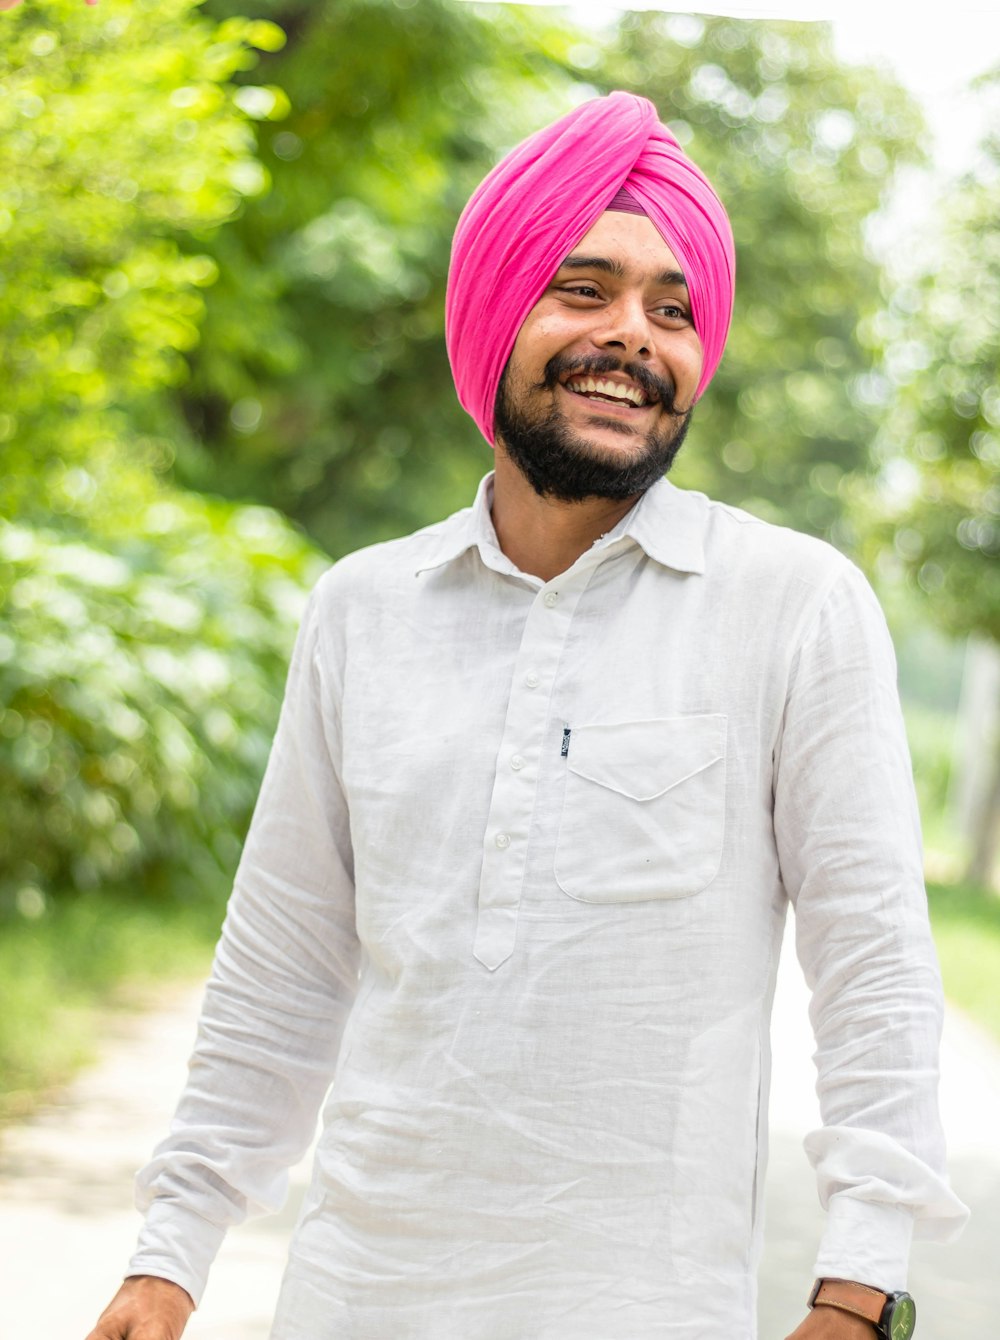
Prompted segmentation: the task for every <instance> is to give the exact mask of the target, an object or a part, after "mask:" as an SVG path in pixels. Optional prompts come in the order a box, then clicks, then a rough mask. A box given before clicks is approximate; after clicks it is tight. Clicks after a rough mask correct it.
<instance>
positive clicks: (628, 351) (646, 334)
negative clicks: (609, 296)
mask: <svg viewBox="0 0 1000 1340" xmlns="http://www.w3.org/2000/svg"><path fill="white" fill-rule="evenodd" d="M601 317H602V320H601V323H600V325H599V326H598V327H597V329H596V330H595V331H594V332H593V336H592V338H593V341H594V343H595V344H596V345H597V346H598V347H599V348H601V349H613V350H615V351H616V352H619V353H620V354H621V355H623V356H624V357H625V358H649V357H650V356H651V354H652V352H653V348H652V345H653V341H652V336H651V333H650V327H649V317H648V316H647V314H646V309H645V306H644V305H643V301H642V298H641V297H640V296H639V295H638V294H636V295H631V294H623V295H622V296H620V297H619V298H618V299H617V300H616V301H615V302H613V303H610V304H609V305H608V306H607V307H605V308H604V310H603V311H602V312H601Z"/></svg>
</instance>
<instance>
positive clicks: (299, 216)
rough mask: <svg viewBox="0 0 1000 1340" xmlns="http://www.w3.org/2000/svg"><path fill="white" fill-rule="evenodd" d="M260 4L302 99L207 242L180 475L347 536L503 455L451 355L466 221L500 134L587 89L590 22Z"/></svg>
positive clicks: (375, 3) (290, 93)
mask: <svg viewBox="0 0 1000 1340" xmlns="http://www.w3.org/2000/svg"><path fill="white" fill-rule="evenodd" d="M229 8H230V6H229V5H228V4H225V3H221V2H220V0H211V3H210V9H211V11H212V12H213V13H215V14H225V13H227V12H228V11H229ZM266 12H267V13H268V14H269V15H272V16H273V17H274V18H276V19H277V20H278V22H280V23H281V25H282V27H283V28H285V29H286V30H287V32H288V35H289V40H288V44H287V46H286V47H285V49H284V50H283V51H281V52H280V53H277V54H275V55H273V56H270V57H268V58H267V61H266V64H265V67H264V69H265V74H266V78H267V80H268V82H269V83H270V84H273V85H278V86H280V87H281V88H282V89H283V90H284V92H285V93H286V94H287V97H288V100H289V102H290V105H291V110H290V113H289V115H288V116H287V117H286V118H285V119H284V120H282V121H281V122H280V124H278V123H276V124H273V125H271V124H262V126H261V150H262V157H263V161H264V163H265V165H266V167H267V170H268V173H269V175H270V177H271V178H272V180H273V188H272V190H271V191H270V192H269V193H268V194H267V195H266V196H261V197H259V198H257V199H256V200H255V201H252V202H248V205H247V208H246V210H245V211H244V213H243V214H242V215H241V217H240V218H239V219H237V220H235V221H234V223H233V224H232V225H231V226H229V227H227V228H226V229H225V230H224V231H222V232H221V233H219V234H218V235H217V237H216V239H215V241H214V242H213V244H212V254H213V256H214V258H215V260H216V263H217V265H218V267H219V271H220V278H219V282H218V283H217V284H216V285H215V286H214V287H213V288H212V290H211V291H210V292H209V293H208V294H206V303H207V317H206V321H205V325H204V330H203V335H202V339H201V342H200V344H199V345H198V347H197V348H196V349H193V350H192V351H191V354H190V356H189V357H190V363H191V368H192V377H191V380H190V382H189V383H188V384H187V385H185V386H184V388H183V389H182V391H181V393H180V397H179V400H180V404H181V408H182V410H183V415H184V423H185V425H186V431H187V447H186V449H185V450H183V451H182V452H181V454H180V456H179V459H178V477H179V478H180V479H181V480H182V481H183V482H185V483H186V484H188V485H191V486H194V487H198V488H210V489H213V490H218V491H221V492H223V493H225V494H226V495H227V496H230V497H253V498H258V499H261V500H263V501H266V502H268V503H270V504H273V505H276V506H278V507H280V508H282V509H283V510H284V511H286V512H287V513H288V514H289V515H291V516H293V517H295V518H296V519H297V520H299V521H300V522H302V524H304V525H305V526H306V527H307V528H308V530H309V531H310V532H311V533H312V534H313V535H314V536H315V537H316V538H317V539H318V540H319V541H320V542H321V543H322V544H323V545H324V546H325V547H326V548H327V549H328V550H330V551H331V552H333V553H341V552H343V551H345V550H346V549H350V548H354V547H357V546H358V545H359V544H363V543H366V542H370V541H372V540H376V539H382V538H386V537H388V536H391V535H396V534H399V533H401V532H403V531H406V530H409V529H412V528H413V527H414V526H418V525H422V524H425V523H426V522H427V521H428V520H430V519H431V518H433V517H437V516H440V515H442V514H443V513H446V512H448V511H450V510H452V509H453V508H455V507H458V506H461V505H463V504H464V503H465V502H467V500H468V498H469V496H470V494H471V492H472V490H473V489H474V487H475V483H476V481H477V480H478V478H479V476H480V475H482V474H483V473H484V472H485V470H487V469H488V468H489V466H490V461H491V458H490V454H489V452H488V450H487V448H486V446H485V444H484V443H483V442H482V441H481V439H479V436H478V434H477V432H476V430H475V428H474V427H473V426H472V424H471V422H470V421H469V420H468V418H467V417H466V415H465V414H464V412H463V411H462V410H461V409H460V407H459V406H458V404H457V401H456V399H455V393H454V388H453V385H452V381H451V375H450V371H449V368H448V363H447V358H446V355H445V348H444V286H445V279H446V275H447V268H448V256H449V250H450V245H451V234H452V231H453V228H454V224H455V221H456V219H457V217H458V214H459V212H460V211H461V209H462V206H463V205H464V203H465V200H466V199H467V197H468V195H469V194H470V192H471V191H472V189H473V187H474V186H475V185H476V184H477V182H478V181H479V180H480V178H481V177H482V176H483V175H484V174H485V173H486V171H487V170H488V169H489V168H490V167H491V166H492V164H493V162H494V161H495V159H496V158H497V157H499V155H500V154H501V153H502V151H503V150H504V149H505V148H506V147H508V146H509V145H511V144H513V143H514V142H516V141H517V140H518V139H519V138H520V137H521V136H522V135H524V134H526V133H527V132H528V131H529V130H531V129H533V128H534V127H535V126H536V125H537V124H539V123H541V122H543V121H545V120H546V119H550V118H551V117H553V116H555V115H557V114H559V113H561V112H563V111H565V110H568V108H569V107H570V106H571V105H572V102H573V100H574V99H577V100H578V99H579V97H580V96H581V91H580V88H579V84H578V82H577V80H576V79H575V77H574V74H573V72H572V70H571V69H569V68H568V67H569V57H568V53H569V50H570V47H571V45H572V42H573V41H574V40H576V38H575V36H574V34H573V33H572V31H567V30H566V29H565V27H564V26H563V25H561V24H559V23H556V22H554V21H553V20H551V19H550V18H549V17H547V16H546V14H545V12H544V11H539V10H532V11H531V12H530V13H520V12H518V11H511V10H509V9H507V8H506V7H503V8H501V9H500V10H499V11H498V12H496V13H495V14H491V15H490V17H488V18H487V17H484V16H483V15H481V14H479V13H477V12H476V10H475V9H474V8H473V7H471V6H466V5H455V4H452V3H449V2H448V0H421V2H420V3H419V4H411V3H394V2H393V0H324V2H323V3H316V4H309V5H303V4H301V3H294V2H292V3H289V2H288V0H285V2H281V0H278V2H277V3H273V4H270V5H269V6H267V8H266ZM244 92H245V93H246V94H248V95H250V93H251V91H250V90H249V89H247V90H244ZM251 96H252V95H251ZM246 105H249V102H248V103H247V104H246ZM262 105H265V104H264V103H263V102H262Z"/></svg>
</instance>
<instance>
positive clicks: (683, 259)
mask: <svg viewBox="0 0 1000 1340" xmlns="http://www.w3.org/2000/svg"><path fill="white" fill-rule="evenodd" d="M623 187H627V189H628V191H629V193H630V194H631V195H632V196H633V198H634V199H635V200H636V201H637V202H638V204H639V205H640V206H641V208H642V211H643V212H644V213H645V214H647V215H648V216H649V218H650V220H651V221H652V223H653V224H654V226H655V227H656V229H657V231H658V232H659V233H660V235H661V236H662V237H663V239H664V241H665V242H666V243H667V245H668V246H669V247H670V250H671V251H672V252H673V253H674V255H675V256H676V257H677V259H678V261H679V262H680V264H681V268H682V269H683V271H684V275H685V278H686V279H687V283H688V292H689V294H690V297H691V315H692V319H693V321H694V328H695V330H696V331H697V332H698V335H699V337H700V339H701V344H702V350H703V352H704V360H705V362H704V367H703V368H702V373H701V380H700V382H699V383H698V389H697V392H696V395H697V396H700V395H701V393H702V392H703V391H704V389H705V387H706V386H707V385H708V383H709V382H710V381H711V379H712V375H713V373H714V372H715V369H716V368H717V367H718V365H719V360H720V359H721V357H722V350H723V347H724V345H725V343H726V335H727V334H728V332H729V322H730V320H731V318H732V312H733V286H734V281H735V274H736V256H735V252H734V249H733V234H732V229H731V228H730V226H729V218H728V216H727V215H726V211H725V209H724V208H723V206H722V202H721V201H720V200H719V197H718V196H717V195H716V194H715V192H714V191H713V189H712V187H711V186H710V185H709V183H708V180H707V179H706V177H705V175H704V173H702V172H701V170H700V169H699V168H698V167H696V166H695V164H694V163H692V162H691V160H690V158H688V157H687V155H686V154H685V153H684V151H683V150H682V149H681V147H680V145H679V144H678V143H677V140H676V139H675V138H674V136H673V135H672V134H671V133H670V131H669V130H668V129H667V128H666V126H664V125H661V124H660V119H659V115H658V113H657V111H656V108H655V107H654V106H653V104H652V103H651V102H648V101H647V100H646V99H645V98H639V97H636V96H635V95H634V94H632V93H612V94H610V95H609V96H608V97H606V98H595V99H594V100H593V101H592V102H586V103H584V104H583V106H582V107H578V108H577V109H576V110H575V111H573V112H570V113H569V115H568V116H564V117H562V118H561V120H559V121H556V122H555V123H554V124H553V125H551V126H546V127H545V128H544V129H542V130H540V131H538V132H537V133H536V134H534V135H531V136H529V138H528V139H526V140H524V141H523V143H521V144H519V145H518V146H517V148H516V149H513V150H512V151H511V152H510V153H509V154H508V155H507V157H506V158H504V159H503V160H502V161H501V162H500V163H498V164H497V166H496V167H495V168H494V169H493V171H492V172H491V173H490V174H489V175H488V176H487V177H486V179H485V180H484V181H483V182H482V184H481V185H480V186H479V187H478V189H477V190H476V191H475V193H474V194H473V196H472V199H471V200H470V201H469V203H468V204H467V205H466V207H465V209H464V210H463V211H462V217H461V218H460V219H459V221H458V227H457V228H456V230H455V240H454V242H453V244H452V252H451V269H450V271H449V274H448V296H447V300H446V303H445V338H446V340H447V343H448V357H449V358H450V360H451V370H452V375H453V376H454V378H455V386H456V388H457V390H458V398H459V400H460V401H461V402H462V405H463V406H464V408H465V409H466V410H468V412H469V413H470V414H471V415H472V417H473V418H474V419H475V421H476V423H477V424H478V425H479V428H480V431H481V432H482V434H483V436H484V437H485V438H486V440H487V441H488V442H491V443H492V441H493V402H494V400H495V399H496V393H497V387H498V385H499V383H500V376H501V374H502V373H503V370H504V367H505V366H506V364H507V359H508V358H509V357H510V352H511V350H512V349H513V347H514V341H515V339H516V338H517V333H518V331H519V330H520V328H521V325H522V323H523V321H524V318H525V317H526V316H527V315H528V313H529V312H530V311H531V309H532V307H534V305H535V303H536V302H537V301H538V299H539V298H540V297H541V295H542V293H543V292H544V291H545V288H546V286H547V285H548V283H549V282H550V280H551V279H552V276H553V275H554V274H555V272H556V270H558V268H559V266H560V265H561V264H562V262H563V260H564V259H565V257H566V256H567V255H568V254H569V252H570V251H571V250H572V249H573V247H574V246H575V245H576V244H577V242H579V241H580V239H581V237H583V235H584V234H585V233H586V232H587V231H588V230H589V229H590V228H592V227H593V225H594V224H595V223H596V222H597V220H598V219H599V218H600V216H601V215H602V214H603V213H604V211H605V210H606V209H607V208H608V206H609V205H610V203H611V202H612V201H613V200H614V199H615V196H616V195H617V194H618V192H619V191H620V190H621V189H622V188H623Z"/></svg>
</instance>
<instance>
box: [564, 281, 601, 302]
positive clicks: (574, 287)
mask: <svg viewBox="0 0 1000 1340" xmlns="http://www.w3.org/2000/svg"><path fill="white" fill-rule="evenodd" d="M559 292H560V293H568V294H569V295H570V297H574V298H588V299H593V298H599V297H600V296H601V291H600V289H599V288H598V287H597V286H596V285H595V284H582V283H575V284H560V285H559Z"/></svg>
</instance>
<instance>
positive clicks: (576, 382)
mask: <svg viewBox="0 0 1000 1340" xmlns="http://www.w3.org/2000/svg"><path fill="white" fill-rule="evenodd" d="M566 384H567V386H568V387H569V388H570V390H571V391H576V392H577V393H578V394H579V395H606V396H610V397H611V398H612V399H613V400H624V401H627V402H628V404H630V405H645V404H646V397H645V396H644V395H643V393H642V392H641V391H640V390H638V388H637V387H635V386H622V385H621V384H620V383H619V382H609V381H606V380H604V378H602V377H573V378H571V380H570V381H568V382H567V383H566Z"/></svg>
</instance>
